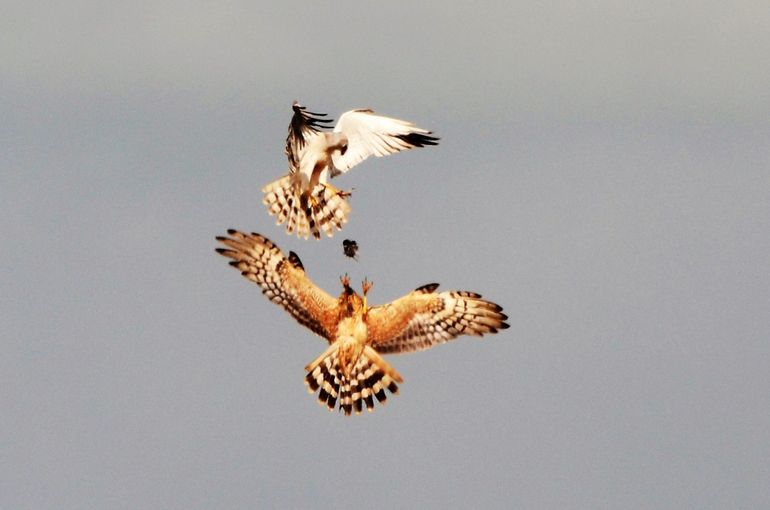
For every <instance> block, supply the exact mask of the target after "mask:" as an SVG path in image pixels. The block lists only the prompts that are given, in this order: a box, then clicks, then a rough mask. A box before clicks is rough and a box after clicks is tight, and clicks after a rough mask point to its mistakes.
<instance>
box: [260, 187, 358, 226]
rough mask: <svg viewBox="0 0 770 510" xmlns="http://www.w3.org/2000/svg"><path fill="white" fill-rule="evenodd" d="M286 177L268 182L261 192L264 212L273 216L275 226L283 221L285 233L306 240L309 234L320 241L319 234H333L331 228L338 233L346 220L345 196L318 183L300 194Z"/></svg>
mask: <svg viewBox="0 0 770 510" xmlns="http://www.w3.org/2000/svg"><path fill="white" fill-rule="evenodd" d="M294 175H295V174H289V175H286V176H284V177H281V178H280V179H278V180H276V181H273V182H271V183H270V184H268V185H267V186H265V187H264V188H262V192H263V193H264V194H265V197H264V198H263V199H262V203H263V204H265V205H266V206H267V212H268V213H270V215H272V216H276V222H275V223H276V225H280V224H281V223H283V222H286V231H287V232H288V233H289V234H292V233H296V234H297V237H304V238H305V239H307V238H308V237H309V236H310V234H313V237H315V238H316V239H320V238H321V231H323V232H324V233H325V234H326V235H327V236H329V237H332V236H333V235H334V228H335V227H336V228H337V229H338V230H342V225H343V224H344V223H346V222H347V221H348V214H349V213H350V204H348V201H347V200H346V198H345V197H346V196H347V195H348V194H347V193H342V192H340V191H338V190H336V189H335V188H333V187H332V186H327V185H325V184H318V185H316V187H315V188H313V190H312V193H302V192H301V191H300V188H299V186H298V185H297V184H295V182H294V180H295V179H293V177H294Z"/></svg>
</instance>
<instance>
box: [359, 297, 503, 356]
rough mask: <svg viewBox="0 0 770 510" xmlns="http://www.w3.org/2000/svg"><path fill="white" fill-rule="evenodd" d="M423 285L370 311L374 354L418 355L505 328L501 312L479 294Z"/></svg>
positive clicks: (369, 325)
mask: <svg viewBox="0 0 770 510" xmlns="http://www.w3.org/2000/svg"><path fill="white" fill-rule="evenodd" d="M437 287H438V284H435V283H434V284H430V285H424V286H422V287H420V288H418V289H416V290H414V291H412V292H410V293H409V294H407V295H406V296H404V297H402V298H399V299H397V300H395V301H392V302H391V303H388V304H386V305H382V306H375V307H373V308H371V309H369V312H368V314H367V315H368V320H367V327H368V331H369V342H370V344H371V345H372V347H374V348H375V349H376V350H377V352H380V353H383V354H396V353H402V352H412V351H420V350H424V349H428V348H430V347H433V346H434V345H437V344H440V343H444V342H446V341H448V340H451V339H453V338H455V337H457V336H460V335H474V336H481V335H484V334H487V333H497V331H498V330H500V329H506V328H508V324H507V323H506V322H505V320H506V319H508V316H506V315H505V314H504V313H502V310H503V309H502V308H501V307H500V306H499V305H497V304H495V303H492V302H490V301H486V300H484V299H481V295H480V294H476V293H474V292H467V291H457V290H450V291H444V292H440V293H436V292H435V290H436V288H437Z"/></svg>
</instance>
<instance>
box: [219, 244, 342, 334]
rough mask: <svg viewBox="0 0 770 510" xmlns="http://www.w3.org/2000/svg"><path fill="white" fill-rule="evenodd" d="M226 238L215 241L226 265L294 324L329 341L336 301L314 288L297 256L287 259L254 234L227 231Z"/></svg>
mask: <svg viewBox="0 0 770 510" xmlns="http://www.w3.org/2000/svg"><path fill="white" fill-rule="evenodd" d="M227 233H228V235H229V236H230V237H225V236H220V237H217V238H216V239H217V241H219V242H220V243H222V244H224V245H225V246H226V248H217V249H216V250H217V252H218V253H220V254H221V255H224V256H225V257H228V258H231V259H233V260H231V261H230V265H231V266H233V267H234V268H236V269H238V270H239V271H240V272H241V274H242V275H243V276H245V277H246V278H248V279H249V280H251V281H253V282H254V283H256V284H257V285H259V286H260V287H262V293H263V294H264V295H265V296H267V297H268V299H270V301H272V302H273V303H276V304H278V305H281V306H282V307H283V308H285V309H286V311H287V312H289V313H290V314H291V315H292V317H294V318H295V319H297V321H298V322H299V323H300V324H302V325H303V326H306V327H308V328H310V329H311V330H312V331H313V332H314V333H317V334H318V335H321V336H322V337H324V338H326V339H327V340H328V339H331V338H333V337H334V332H335V330H336V329H337V320H338V318H337V317H338V313H337V307H338V303H337V299H335V298H333V297H332V296H330V295H329V294H327V293H326V292H324V290H323V289H321V288H320V287H318V286H316V285H315V284H314V283H313V282H312V281H311V280H310V278H308V277H307V275H306V274H305V270H304V268H303V267H302V262H301V261H300V260H299V257H298V256H297V255H296V254H295V253H294V252H290V253H289V256H288V258H287V257H285V256H284V254H283V252H281V250H280V249H279V248H278V247H277V246H276V245H275V244H273V242H272V241H270V239H268V238H266V237H264V236H261V235H259V234H256V233H252V234H245V233H243V232H239V231H237V230H232V229H231V230H228V231H227Z"/></svg>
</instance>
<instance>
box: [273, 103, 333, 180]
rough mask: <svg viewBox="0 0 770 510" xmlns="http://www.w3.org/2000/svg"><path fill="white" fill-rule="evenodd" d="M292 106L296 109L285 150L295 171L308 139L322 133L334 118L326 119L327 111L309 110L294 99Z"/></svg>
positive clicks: (291, 169) (290, 168) (290, 166)
mask: <svg viewBox="0 0 770 510" xmlns="http://www.w3.org/2000/svg"><path fill="white" fill-rule="evenodd" d="M291 108H292V110H294V115H293V116H292V117H291V122H290V123H289V134H288V135H287V136H286V149H285V152H286V157H287V158H288V159H289V171H290V172H291V173H294V172H297V171H298V170H299V165H300V160H301V159H302V151H303V150H304V148H305V145H307V142H308V139H309V138H311V137H313V136H315V135H316V134H318V133H320V132H321V131H320V130H321V129H323V128H327V127H329V126H326V125H325V124H328V123H331V122H334V119H324V118H323V117H326V114H325V113H316V112H309V111H307V109H306V108H305V107H304V106H302V105H301V104H299V103H298V102H297V101H294V104H292V105H291Z"/></svg>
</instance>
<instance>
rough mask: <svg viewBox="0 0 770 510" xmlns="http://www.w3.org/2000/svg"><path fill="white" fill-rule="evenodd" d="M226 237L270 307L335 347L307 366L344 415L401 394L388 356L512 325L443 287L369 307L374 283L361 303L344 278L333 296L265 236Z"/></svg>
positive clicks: (492, 307) (313, 382)
mask: <svg viewBox="0 0 770 510" xmlns="http://www.w3.org/2000/svg"><path fill="white" fill-rule="evenodd" d="M227 233H228V235H229V237H226V236H221V237H217V238H216V239H217V241H219V242H220V243H222V244H223V245H224V246H225V247H224V248H217V252H219V253H220V254H222V255H224V256H225V257H228V258H230V259H232V260H231V261H230V265H231V266H233V267H235V268H236V269H237V270H239V271H240V272H241V274H242V275H243V276H245V277H246V278H248V279H249V280H251V281H253V282H255V283H256V284H258V285H259V286H260V287H262V292H263V293H264V294H265V295H266V296H267V297H268V299H270V301H272V302H273V303H276V304H279V305H281V306H282V307H283V308H285V309H286V311H288V312H289V313H290V314H291V315H292V316H293V317H294V318H295V319H296V320H297V321H298V322H299V323H300V324H302V325H303V326H306V327H307V328H309V329H310V330H311V331H313V332H314V333H316V334H317V335H319V336H322V337H323V338H325V339H326V340H327V341H328V342H329V347H328V348H327V349H326V350H325V351H324V352H323V353H321V355H320V356H318V357H317V358H316V359H315V360H313V361H312V362H311V363H310V364H308V365H307V366H306V367H305V370H306V372H307V375H306V377H305V382H306V384H307V385H308V388H309V389H310V392H311V393H315V392H316V391H317V392H318V400H319V401H320V402H321V403H322V404H324V405H326V406H327V407H328V408H329V409H330V410H333V409H334V408H335V407H337V406H339V409H340V410H341V411H343V412H344V413H345V415H350V414H351V413H352V412H355V413H356V414H359V413H361V411H362V410H363V409H364V408H366V410H367V411H372V410H374V401H375V399H376V400H377V401H378V402H380V403H384V402H385V400H386V398H387V397H386V394H385V390H388V391H389V392H390V393H393V394H396V393H398V384H397V383H401V382H403V379H402V377H401V375H400V374H399V373H398V372H397V371H396V370H395V369H394V368H393V367H391V366H390V364H388V362H387V361H385V360H384V359H383V358H382V356H381V355H382V354H398V353H403V352H412V351H420V350H424V349H428V348H430V347H433V346H434V345H437V344H440V343H444V342H446V341H448V340H451V339H453V338H455V337H457V336H460V335H475V336H481V335H483V334H486V333H497V331H498V330H501V329H506V328H507V327H508V324H507V323H506V322H505V321H506V320H507V319H508V317H507V316H506V315H505V314H503V313H502V308H501V307H500V306H499V305H496V304H495V303H492V302H490V301H486V300H484V299H481V296H480V295H479V294H476V293H473V292H466V291H454V290H449V291H443V292H436V288H437V287H438V284H436V283H431V284H428V285H423V286H422V287H419V288H417V289H415V290H413V291H412V292H410V293H409V294H407V295H406V296H404V297H402V298H399V299H396V300H395V301H392V302H390V303H388V304H386V305H380V306H372V307H370V306H369V304H368V303H367V297H366V295H367V293H368V291H369V290H370V289H371V287H372V284H371V283H370V282H369V281H367V280H364V281H363V284H362V290H363V297H362V296H359V295H358V294H357V293H356V292H355V291H354V290H353V289H352V288H351V287H350V280H349V278H348V277H347V275H345V276H343V277H341V278H340V281H341V282H342V293H341V294H340V295H339V297H338V298H334V297H332V296H331V295H329V294H327V293H326V292H324V290H323V289H321V288H319V287H318V286H316V285H315V284H314V283H313V282H312V281H311V280H310V278H308V277H307V275H306V274H305V269H304V268H303V266H302V262H301V261H300V260H299V257H298V256H297V255H296V254H295V253H294V252H289V256H288V257H287V256H285V255H284V254H283V253H282V252H281V250H280V249H279V248H278V247H277V246H276V245H275V244H273V242H272V241H270V240H269V239H267V238H266V237H264V236H261V235H259V234H255V233H252V234H246V233H243V232H239V231H237V230H228V231H227Z"/></svg>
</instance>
